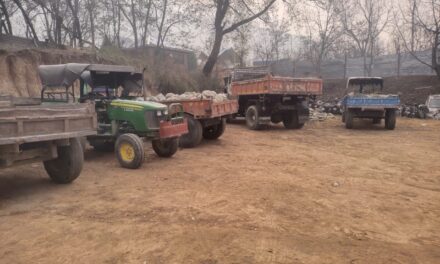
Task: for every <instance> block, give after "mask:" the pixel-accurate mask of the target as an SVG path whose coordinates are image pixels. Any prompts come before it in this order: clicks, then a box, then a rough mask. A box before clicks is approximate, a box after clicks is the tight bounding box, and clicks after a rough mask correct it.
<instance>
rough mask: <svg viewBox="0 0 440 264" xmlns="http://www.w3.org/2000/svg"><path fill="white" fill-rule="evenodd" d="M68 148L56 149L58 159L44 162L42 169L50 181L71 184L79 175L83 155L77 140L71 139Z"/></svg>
mask: <svg viewBox="0 0 440 264" xmlns="http://www.w3.org/2000/svg"><path fill="white" fill-rule="evenodd" d="M69 141H70V145H69V146H62V147H58V148H57V151H58V158H56V159H53V160H48V161H44V168H45V169H46V172H47V174H49V177H50V178H51V179H52V181H54V182H56V183H60V184H66V183H71V182H73V181H74V180H75V179H76V178H78V176H79V174H80V173H81V170H82V167H83V163H84V153H83V150H82V147H81V142H80V140H79V139H78V138H71V139H70V140H69Z"/></svg>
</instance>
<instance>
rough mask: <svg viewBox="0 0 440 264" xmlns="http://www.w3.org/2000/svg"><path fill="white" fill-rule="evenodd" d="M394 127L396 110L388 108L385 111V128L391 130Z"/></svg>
mask: <svg viewBox="0 0 440 264" xmlns="http://www.w3.org/2000/svg"><path fill="white" fill-rule="evenodd" d="M395 127H396V110H394V109H388V110H387V111H386V112H385V128H386V129H389V130H393V129H394V128H395Z"/></svg>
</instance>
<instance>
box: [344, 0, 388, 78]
mask: <svg viewBox="0 0 440 264" xmlns="http://www.w3.org/2000/svg"><path fill="white" fill-rule="evenodd" d="M386 3H387V2H386V1H385V0H344V1H340V3H339V7H338V11H339V12H340V17H341V22H342V25H343V27H344V32H345V34H346V35H347V36H349V37H350V38H351V39H352V41H354V42H355V44H356V46H357V48H358V50H359V52H360V55H361V56H362V58H363V64H364V75H368V76H370V75H371V74H372V65H373V62H374V56H375V53H374V51H375V49H376V48H377V46H378V43H377V42H378V40H379V35H380V34H381V33H382V32H383V31H384V29H385V27H386V26H387V25H388V22H389V15H390V12H391V10H390V9H389V8H388V7H387V4H386ZM368 59H369V60H368Z"/></svg>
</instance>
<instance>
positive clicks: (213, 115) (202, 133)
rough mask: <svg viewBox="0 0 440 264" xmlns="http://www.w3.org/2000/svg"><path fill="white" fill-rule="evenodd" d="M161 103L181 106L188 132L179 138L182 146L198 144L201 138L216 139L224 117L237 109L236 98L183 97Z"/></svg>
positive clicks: (223, 123)
mask: <svg viewBox="0 0 440 264" xmlns="http://www.w3.org/2000/svg"><path fill="white" fill-rule="evenodd" d="M161 103H162V104H167V105H170V104H173V103H179V104H181V105H182V106H183V111H184V112H185V116H186V119H187V121H188V134H185V135H183V136H181V137H180V140H179V144H180V146H181V147H183V148H193V147H195V146H197V145H198V144H200V142H201V141H202V139H203V138H205V139H208V140H214V139H218V138H219V137H220V136H221V135H222V134H223V132H224V131H225V128H226V118H228V117H230V116H232V115H233V114H235V113H237V111H238V102H237V100H224V101H220V102H216V101H214V100H212V99H185V100H176V101H163V102H161Z"/></svg>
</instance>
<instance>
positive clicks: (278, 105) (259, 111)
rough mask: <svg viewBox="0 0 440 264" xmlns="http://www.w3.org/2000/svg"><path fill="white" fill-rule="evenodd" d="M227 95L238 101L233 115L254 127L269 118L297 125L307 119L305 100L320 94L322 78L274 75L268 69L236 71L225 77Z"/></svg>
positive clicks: (288, 126)
mask: <svg viewBox="0 0 440 264" xmlns="http://www.w3.org/2000/svg"><path fill="white" fill-rule="evenodd" d="M225 81H226V89H227V92H228V96H229V97H230V98H231V99H236V100H237V101H238V104H239V108H238V113H237V115H236V116H238V117H240V116H241V117H244V118H245V119H246V125H247V126H248V127H249V128H250V129H253V130H257V129H260V128H262V125H267V124H269V123H270V122H272V123H275V124H278V123H280V122H283V124H284V127H285V128H287V129H299V128H302V127H303V126H304V123H305V122H306V121H307V120H308V119H309V107H308V101H309V99H310V98H314V97H316V96H318V95H321V94H322V80H321V79H312V78H290V77H274V76H272V75H271V74H268V73H267V72H257V73H255V72H238V71H235V72H234V73H233V74H232V76H231V77H228V78H226V79H225Z"/></svg>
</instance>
